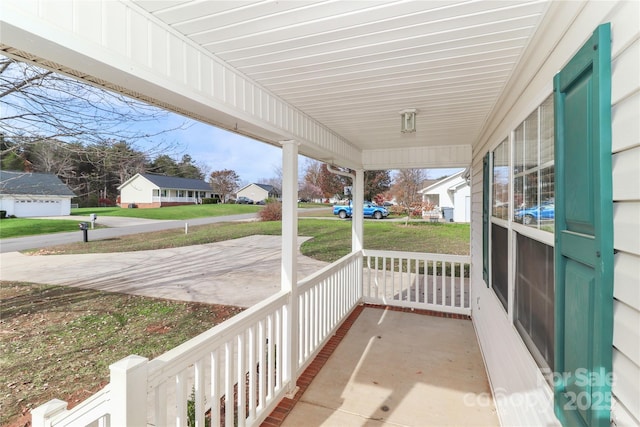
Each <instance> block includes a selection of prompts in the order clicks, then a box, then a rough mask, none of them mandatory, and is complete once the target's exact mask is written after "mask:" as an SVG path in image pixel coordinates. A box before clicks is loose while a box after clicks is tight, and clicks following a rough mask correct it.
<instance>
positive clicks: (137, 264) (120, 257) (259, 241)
mask: <svg viewBox="0 0 640 427" xmlns="http://www.w3.org/2000/svg"><path fill="white" fill-rule="evenodd" d="M308 239H309V238H308V237H298V245H300V244H302V243H303V242H304V241H305V240H308ZM281 245H282V240H281V237H280V236H249V237H243V238H240V239H234V240H228V241H224V242H219V243H210V244H205V245H196V246H185V247H181V248H173V249H160V250H152V251H139V252H126V253H107V254H85V255H46V256H33V255H31V256H30V255H23V254H21V253H18V252H7V253H2V254H0V265H1V266H2V268H1V270H0V279H1V280H11V281H25V282H35V283H43V284H51V285H66V286H76V287H80V288H89V289H96V290H102V291H110V292H124V293H130V294H135V295H143V296H149V297H159V298H168V299H174V300H181V301H198V302H204V303H212V304H226V305H235V306H240V307H250V306H252V305H254V304H256V303H258V302H260V301H262V300H264V299H265V298H267V297H269V296H271V295H273V294H274V293H276V292H278V291H279V290H280V276H281V275H280V260H281ZM326 265H327V263H325V262H321V261H316V260H314V259H311V258H308V257H305V256H303V255H301V254H300V253H299V254H298V279H302V278H303V277H306V276H308V275H310V274H312V273H314V272H316V271H318V270H319V269H321V268H323V267H324V266H326Z"/></svg>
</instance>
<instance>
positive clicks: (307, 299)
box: [298, 252, 362, 374]
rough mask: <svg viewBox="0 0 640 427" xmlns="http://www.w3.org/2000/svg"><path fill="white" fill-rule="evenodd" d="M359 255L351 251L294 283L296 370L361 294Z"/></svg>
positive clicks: (319, 347) (305, 364) (320, 344)
mask: <svg viewBox="0 0 640 427" xmlns="http://www.w3.org/2000/svg"><path fill="white" fill-rule="evenodd" d="M361 277H362V257H361V256H360V254H359V253H357V252H352V253H351V254H349V255H346V256H344V257H342V258H341V259H339V260H338V261H336V262H334V263H333V264H331V265H328V266H326V267H325V268H323V269H322V270H320V271H318V272H316V273H315V274H313V275H311V276H309V277H306V278H305V279H303V280H302V281H300V282H299V283H298V304H299V306H298V307H299V308H300V310H299V316H298V337H299V339H298V343H299V350H298V374H300V373H302V372H303V371H304V369H305V368H306V367H307V366H308V365H309V364H310V363H311V362H312V361H313V359H314V358H315V356H316V354H317V353H318V352H319V351H320V350H321V349H322V347H323V346H324V344H325V342H326V341H327V340H328V339H329V338H331V336H332V335H333V333H334V331H335V330H336V329H337V328H338V327H339V326H340V324H341V323H342V321H343V320H344V319H345V318H346V317H347V316H348V315H349V313H351V311H352V310H353V308H354V307H355V306H356V305H357V304H358V303H359V302H360V299H361V297H362V292H361V287H360V285H359V283H360V278H361Z"/></svg>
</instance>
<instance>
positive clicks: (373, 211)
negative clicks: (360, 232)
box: [333, 202, 389, 219]
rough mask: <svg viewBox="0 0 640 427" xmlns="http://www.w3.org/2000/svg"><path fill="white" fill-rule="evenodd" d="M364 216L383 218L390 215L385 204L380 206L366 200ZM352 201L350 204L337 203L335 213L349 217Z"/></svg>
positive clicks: (334, 208)
mask: <svg viewBox="0 0 640 427" xmlns="http://www.w3.org/2000/svg"><path fill="white" fill-rule="evenodd" d="M363 210H364V216H365V217H369V218H375V219H382V218H386V217H388V216H389V211H388V210H387V208H385V207H383V206H378V205H376V204H375V203H372V202H364V209H363ZM351 213H352V209H351V202H349V204H348V205H336V206H334V207H333V214H334V215H338V216H339V217H340V218H342V219H344V218H348V217H350V216H351Z"/></svg>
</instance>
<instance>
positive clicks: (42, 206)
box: [14, 200, 62, 218]
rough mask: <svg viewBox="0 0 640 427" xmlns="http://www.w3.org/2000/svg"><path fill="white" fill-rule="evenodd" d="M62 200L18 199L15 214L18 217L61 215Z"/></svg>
mask: <svg viewBox="0 0 640 427" xmlns="http://www.w3.org/2000/svg"><path fill="white" fill-rule="evenodd" d="M61 209H62V202H61V201H60V200H16V201H15V204H14V215H15V216H17V217H18V218H25V217H31V216H56V215H60V212H61Z"/></svg>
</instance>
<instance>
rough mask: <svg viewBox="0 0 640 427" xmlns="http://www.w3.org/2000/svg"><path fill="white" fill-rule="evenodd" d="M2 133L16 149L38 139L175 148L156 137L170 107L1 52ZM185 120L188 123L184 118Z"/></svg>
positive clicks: (0, 122)
mask: <svg viewBox="0 0 640 427" xmlns="http://www.w3.org/2000/svg"><path fill="white" fill-rule="evenodd" d="M0 102H1V103H2V105H3V108H2V113H1V116H0V134H3V135H4V136H5V137H6V138H7V139H10V140H11V141H12V142H13V144H12V145H11V146H10V147H3V151H5V152H6V151H7V150H18V149H20V148H22V147H24V146H25V145H28V144H30V143H33V142H38V141H43V140H47V141H51V140H56V141H59V142H60V143H72V142H76V141H80V142H82V144H101V145H103V146H108V143H109V142H110V141H115V142H120V141H127V142H128V143H129V144H136V143H137V142H142V141H145V140H146V141H151V140H153V142H154V143H153V144H149V146H151V147H153V148H152V149H149V150H148V151H147V152H145V154H146V155H151V154H152V152H153V153H157V152H163V151H166V150H168V149H170V148H172V147H173V145H174V144H167V143H166V142H164V141H158V137H159V136H160V135H162V134H164V133H166V132H169V131H172V130H176V129H181V128H184V127H185V126H186V125H185V124H184V123H181V124H180V125H178V126H177V127H176V128H172V129H167V128H166V127H165V126H159V123H160V122H161V121H162V120H164V119H165V118H166V117H167V116H168V114H169V113H168V112H166V111H164V110H161V109H159V108H157V107H154V106H152V105H149V104H146V103H144V102H141V101H138V100H135V99H131V98H128V97H126V96H124V95H122V94H119V93H115V92H110V91H108V90H106V89H102V88H99V87H96V86H92V85H90V84H88V83H86V82H83V81H80V80H76V79H73V78H70V77H67V76H64V75H62V74H58V73H54V72H52V71H49V70H45V69H42V68H40V67H37V66H36V65H33V64H30V63H24V62H18V61H15V60H13V59H10V58H6V57H2V56H0ZM185 123H186V122H185Z"/></svg>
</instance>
